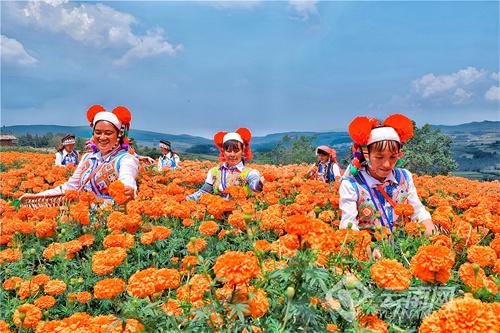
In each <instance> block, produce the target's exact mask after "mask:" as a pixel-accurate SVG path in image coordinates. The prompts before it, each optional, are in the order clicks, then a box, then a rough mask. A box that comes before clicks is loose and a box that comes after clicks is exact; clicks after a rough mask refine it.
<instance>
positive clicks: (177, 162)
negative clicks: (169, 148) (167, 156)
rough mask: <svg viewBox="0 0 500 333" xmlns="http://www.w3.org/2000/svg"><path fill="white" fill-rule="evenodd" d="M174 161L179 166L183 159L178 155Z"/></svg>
mask: <svg viewBox="0 0 500 333" xmlns="http://www.w3.org/2000/svg"><path fill="white" fill-rule="evenodd" d="M174 161H175V165H177V166H179V162H180V161H181V159H180V158H179V155H177V154H175V155H174Z"/></svg>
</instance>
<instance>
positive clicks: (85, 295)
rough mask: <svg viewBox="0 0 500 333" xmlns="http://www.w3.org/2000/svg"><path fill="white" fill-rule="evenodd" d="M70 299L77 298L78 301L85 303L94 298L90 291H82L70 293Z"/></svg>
mask: <svg viewBox="0 0 500 333" xmlns="http://www.w3.org/2000/svg"><path fill="white" fill-rule="evenodd" d="M68 299H76V300H77V301H78V302H80V303H82V304H84V303H87V302H88V301H90V300H91V299H92V294H91V293H89V292H88V291H81V292H79V293H76V294H73V293H71V294H68Z"/></svg>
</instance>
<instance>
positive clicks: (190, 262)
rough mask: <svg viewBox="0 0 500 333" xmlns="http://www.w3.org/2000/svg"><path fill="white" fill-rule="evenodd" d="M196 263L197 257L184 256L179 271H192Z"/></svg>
mask: <svg viewBox="0 0 500 333" xmlns="http://www.w3.org/2000/svg"><path fill="white" fill-rule="evenodd" d="M197 264H198V257H195V256H185V257H184V258H183V259H182V265H181V272H187V271H188V270H189V271H190V272H194V269H195V267H196V265H197Z"/></svg>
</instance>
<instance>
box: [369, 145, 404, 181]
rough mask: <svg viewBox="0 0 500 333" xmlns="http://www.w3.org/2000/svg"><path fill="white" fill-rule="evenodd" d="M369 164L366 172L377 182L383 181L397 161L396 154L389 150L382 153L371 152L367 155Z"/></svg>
mask: <svg viewBox="0 0 500 333" xmlns="http://www.w3.org/2000/svg"><path fill="white" fill-rule="evenodd" d="M368 158H369V159H370V164H369V167H368V170H369V171H370V174H371V175H372V176H373V177H374V178H376V179H377V180H379V181H384V179H386V178H387V177H388V176H389V175H390V173H391V172H392V170H393V169H394V167H395V166H396V162H397V161H398V152H392V151H390V150H389V149H385V150H382V151H373V152H370V153H369V154H368Z"/></svg>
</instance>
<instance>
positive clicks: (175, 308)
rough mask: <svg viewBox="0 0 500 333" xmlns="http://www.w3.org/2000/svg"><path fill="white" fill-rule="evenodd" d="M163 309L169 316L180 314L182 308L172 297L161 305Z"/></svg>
mask: <svg viewBox="0 0 500 333" xmlns="http://www.w3.org/2000/svg"><path fill="white" fill-rule="evenodd" d="M161 308H162V309H163V311H165V312H166V313H167V314H168V315H169V316H176V317H177V316H180V315H181V314H182V308H181V306H180V305H179V302H177V301H176V300H174V299H169V300H168V301H167V302H166V303H163V304H162V305H161Z"/></svg>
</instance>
